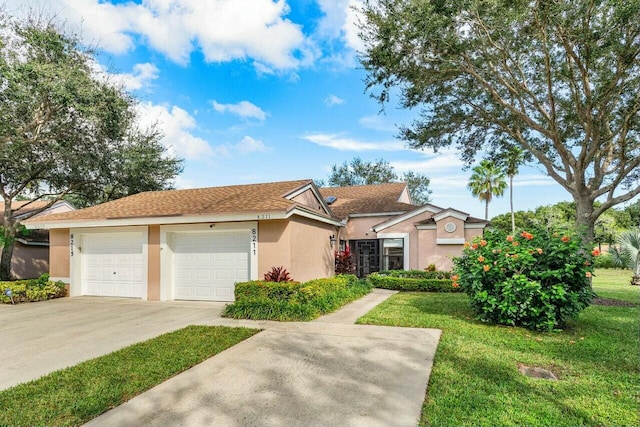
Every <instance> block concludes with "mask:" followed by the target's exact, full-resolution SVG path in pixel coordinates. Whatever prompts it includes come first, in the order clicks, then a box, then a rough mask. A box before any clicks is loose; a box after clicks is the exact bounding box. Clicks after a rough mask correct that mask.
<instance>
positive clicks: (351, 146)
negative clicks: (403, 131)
mask: <svg viewBox="0 0 640 427" xmlns="http://www.w3.org/2000/svg"><path fill="white" fill-rule="evenodd" d="M301 138H302V139H306V140H307V141H310V142H313V143H314V144H317V145H320V146H322V147H329V148H334V149H336V150H339V151H401V150H405V147H404V146H403V144H402V143H401V142H400V141H383V142H371V141H358V140H355V139H351V138H346V137H343V136H342V135H339V134H325V133H315V134H308V135H304V136H302V137H301Z"/></svg>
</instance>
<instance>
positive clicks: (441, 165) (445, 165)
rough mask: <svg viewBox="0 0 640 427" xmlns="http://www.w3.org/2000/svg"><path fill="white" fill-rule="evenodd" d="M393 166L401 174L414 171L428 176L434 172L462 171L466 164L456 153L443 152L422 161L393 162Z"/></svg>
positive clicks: (427, 156) (428, 156) (430, 155)
mask: <svg viewBox="0 0 640 427" xmlns="http://www.w3.org/2000/svg"><path fill="white" fill-rule="evenodd" d="M391 166H393V167H394V168H395V169H396V170H398V171H399V172H407V171H413V172H420V173H426V174H427V175H428V174H429V173H431V172H434V171H446V170H451V169H455V170H460V169H462V167H463V166H464V164H463V162H462V161H461V160H460V159H459V158H458V156H457V155H456V154H455V153H452V152H449V153H446V152H443V153H436V154H429V155H425V156H424V158H423V159H420V160H397V161H393V162H391Z"/></svg>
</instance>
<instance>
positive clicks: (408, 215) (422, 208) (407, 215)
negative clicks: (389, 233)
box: [373, 204, 442, 233]
mask: <svg viewBox="0 0 640 427" xmlns="http://www.w3.org/2000/svg"><path fill="white" fill-rule="evenodd" d="M441 211H442V208H439V207H437V206H435V205H431V204H426V205H423V206H419V207H416V208H415V209H413V210H411V211H409V212H407V213H405V214H404V215H398V216H397V217H395V218H391V219H389V220H387V221H384V222H382V223H380V224H378V225H376V226H374V227H373V231H375V232H376V233H378V232H380V231H382V230H384V229H387V228H389V227H392V226H394V225H396V224H399V223H401V222H403V221H406V220H408V219H411V218H413V217H415V216H418V215H420V214H423V213H425V212H432V213H434V214H437V213H439V212H441Z"/></svg>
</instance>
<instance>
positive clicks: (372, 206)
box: [320, 182, 416, 219]
mask: <svg viewBox="0 0 640 427" xmlns="http://www.w3.org/2000/svg"><path fill="white" fill-rule="evenodd" d="M406 187H407V184H406V183H404V182H393V183H390V184H377V185H355V186H351V187H324V188H321V189H320V193H321V194H322V197H324V198H325V200H326V198H327V197H330V196H333V197H336V200H335V202H333V203H332V204H331V205H330V206H329V207H330V208H331V211H332V212H333V214H334V215H335V216H336V217H338V218H340V219H344V218H346V217H348V216H349V215H354V214H369V213H396V214H397V213H404V212H407V211H410V210H413V209H415V208H416V206H415V205H412V204H409V203H403V202H399V200H400V198H401V196H402V194H403V192H404V191H405V190H406Z"/></svg>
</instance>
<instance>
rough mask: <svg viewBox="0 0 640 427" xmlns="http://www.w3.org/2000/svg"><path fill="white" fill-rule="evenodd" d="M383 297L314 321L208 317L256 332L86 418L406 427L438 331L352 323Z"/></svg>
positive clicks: (104, 422) (378, 294)
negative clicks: (96, 415)
mask: <svg viewBox="0 0 640 427" xmlns="http://www.w3.org/2000/svg"><path fill="white" fill-rule="evenodd" d="M391 294H393V292H388V291H380V290H375V291H374V292H372V293H371V294H369V295H367V296H366V297H364V298H362V299H360V300H358V301H355V302H353V303H351V304H349V305H347V306H345V307H344V308H343V309H341V310H339V311H338V312H336V313H333V314H330V315H328V316H324V317H323V318H320V319H318V320H317V321H315V322H308V323H280V322H252V321H246V320H232V319H217V320H215V321H214V322H211V324H224V325H229V326H248V327H261V328H264V329H265V330H264V331H263V332H261V333H259V334H257V335H254V336H253V337H251V338H249V339H248V340H245V341H243V342H241V343H240V344H238V345H236V346H234V347H232V348H230V349H228V350H226V351H224V352H222V353H220V354H218V355H216V356H215V357H212V358H210V359H208V360H206V361H205V362H203V363H201V364H199V365H197V366H195V367H193V368H191V369H189V370H188V371H185V372H183V373H181V374H179V375H177V376H175V377H173V378H171V379H169V380H168V381H166V382H164V383H162V384H160V385H158V386H157V387H154V388H153V389H151V390H149V391H147V392H145V393H142V394H141V395H139V396H137V397H135V398H133V399H131V400H130V401H128V402H126V403H125V404H123V405H121V406H119V407H117V408H115V409H113V410H111V411H109V412H106V413H105V414H103V415H101V416H99V417H97V418H95V419H94V420H92V421H91V422H89V423H88V425H92V426H129V425H149V426H174V425H181V426H203V425H217V426H331V425H335V426H338V425H339V426H412V427H415V426H416V425H417V423H418V419H419V417H420V412H421V408H422V403H423V401H424V396H425V393H426V388H427V383H428V380H429V375H430V373H431V367H432V365H433V358H434V356H435V352H436V347H437V345H438V341H439V338H440V330H436V329H413V328H394V327H382V326H367V325H353V322H354V321H355V320H356V319H357V318H358V317H360V316H361V315H362V314H364V313H366V312H367V311H369V310H370V309H371V308H372V307H374V306H375V305H377V304H379V303H380V302H382V301H383V300H385V299H386V298H388V297H389V296H390V295H391ZM207 323H209V322H207Z"/></svg>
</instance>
